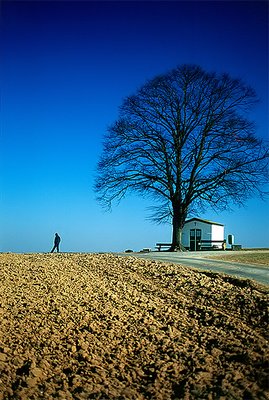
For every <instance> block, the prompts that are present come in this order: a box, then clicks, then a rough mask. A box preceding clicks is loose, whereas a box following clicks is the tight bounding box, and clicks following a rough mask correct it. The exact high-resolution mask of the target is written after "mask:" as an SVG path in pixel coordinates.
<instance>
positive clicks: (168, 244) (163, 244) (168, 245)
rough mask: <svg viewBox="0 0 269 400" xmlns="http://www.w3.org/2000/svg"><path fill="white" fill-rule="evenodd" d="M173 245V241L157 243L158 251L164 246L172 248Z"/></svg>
mask: <svg viewBox="0 0 269 400" xmlns="http://www.w3.org/2000/svg"><path fill="white" fill-rule="evenodd" d="M171 246H172V243H156V248H157V249H158V251H161V248H162V247H166V248H167V249H170V247H171Z"/></svg>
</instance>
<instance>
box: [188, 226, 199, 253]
mask: <svg viewBox="0 0 269 400" xmlns="http://www.w3.org/2000/svg"><path fill="white" fill-rule="evenodd" d="M201 238H202V230H201V229H191V230H190V250H191V251H197V250H200V248H201Z"/></svg>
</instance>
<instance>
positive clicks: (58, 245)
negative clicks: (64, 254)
mask: <svg viewBox="0 0 269 400" xmlns="http://www.w3.org/2000/svg"><path fill="white" fill-rule="evenodd" d="M56 247H57V253H59V245H58V244H57V246H56Z"/></svg>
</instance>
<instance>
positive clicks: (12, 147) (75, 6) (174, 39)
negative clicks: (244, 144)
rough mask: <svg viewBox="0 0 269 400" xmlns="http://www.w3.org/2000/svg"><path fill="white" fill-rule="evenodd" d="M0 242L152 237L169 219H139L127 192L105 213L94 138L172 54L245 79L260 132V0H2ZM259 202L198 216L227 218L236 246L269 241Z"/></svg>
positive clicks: (266, 205) (137, 244) (75, 247)
mask: <svg viewBox="0 0 269 400" xmlns="http://www.w3.org/2000/svg"><path fill="white" fill-rule="evenodd" d="M0 7H1V13H0V23H1V59H2V61H1V77H2V93H1V107H2V110H1V144H0V145H1V154H0V155H1V161H0V163H1V164H0V173H1V174H0V179H1V180H0V183H1V199H0V207H1V209H0V251H5V252H6V251H12V252H46V251H49V250H50V249H51V247H52V244H53V238H54V234H55V232H58V233H59V234H60V236H61V237H62V245H61V250H62V251H75V252H76V251H78V252H80V251H81V252H96V251H122V250H125V249H133V250H140V249H142V248H144V247H151V248H153V247H154V245H155V243H156V242H158V241H165V242H168V241H170V238H171V226H169V225H154V224H152V223H151V222H150V221H148V220H147V216H148V212H147V207H148V206H150V205H151V203H150V202H149V201H147V200H145V199H143V198H140V197H135V196H129V197H127V198H126V199H125V200H124V201H122V202H121V203H120V205H119V206H117V207H114V208H113V210H112V212H111V213H105V212H104V211H103V210H102V209H101V208H100V206H99V204H98V203H97V202H96V200H95V193H94V192H93V183H94V177H95V173H96V164H97V162H98V158H99V156H100V153H101V150H102V139H103V135H104V133H105V131H106V128H107V126H109V125H110V124H111V123H112V122H113V121H114V120H115V119H117V116H118V107H119V106H120V104H121V102H122V99H123V98H124V97H126V96H127V95H130V94H133V93H134V92H135V91H136V89H137V88H139V87H140V86H141V85H143V84H144V83H145V81H146V80H147V79H150V78H153V77H154V76H155V75H157V74H160V73H165V72H167V71H168V70H170V69H171V68H174V67H175V66H177V65H180V64H185V63H193V64H198V65H200V66H202V67H203V68H204V69H206V70H208V71H217V72H228V73H230V74H231V76H232V77H240V78H243V79H244V80H245V81H246V82H247V83H249V84H250V85H251V86H252V87H253V88H254V89H255V90H256V91H257V94H258V96H259V98H260V100H261V101H260V104H259V105H258V106H257V107H256V108H255V110H254V111H253V113H252V115H251V117H252V119H254V120H255V121H256V123H257V135H258V136H259V137H263V138H267V139H268V30H267V29H268V28H267V27H268V4H267V2H265V1H246V2H244V1H227V2H226V1H224V2H222V1H208V2H204V1H197V2H195V1H188V2H183V1H172V2H168V1H164V2H162V1H156V2H155V1H149V2H143V1H136V2H132V1H120V2H114V1H108V2H103V1H98V2H97V1H96V2H95V1H83V2H78V1H75V2H72V1H58V2H53V1H46V2H42V1H37V2H34V1H30V2H24V1H18V2H15V1H2V2H1V6H0ZM268 214H269V202H268V201H267V202H263V201H261V200H259V199H253V200H251V201H248V202H246V207H245V208H234V211H233V212H232V213H230V212H221V213H219V214H215V213H213V212H212V211H211V210H210V209H208V210H207V212H206V213H204V214H201V215H197V217H201V218H206V219H210V220H213V221H216V222H220V223H223V224H224V225H225V233H226V235H227V234H230V233H232V234H234V235H235V242H236V243H239V244H242V245H243V246H244V247H269V239H268V238H269V229H268V219H266V218H267V217H268Z"/></svg>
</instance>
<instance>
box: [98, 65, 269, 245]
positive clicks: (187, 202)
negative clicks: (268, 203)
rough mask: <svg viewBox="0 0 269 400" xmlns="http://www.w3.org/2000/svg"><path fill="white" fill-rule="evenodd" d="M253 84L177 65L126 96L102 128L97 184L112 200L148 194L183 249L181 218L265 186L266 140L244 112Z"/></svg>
mask: <svg viewBox="0 0 269 400" xmlns="http://www.w3.org/2000/svg"><path fill="white" fill-rule="evenodd" d="M256 102H257V96H256V93H255V91H254V90H253V89H252V88H250V87H249V86H247V85H245V84H244V82H242V80H240V79H233V78H232V77H230V76H229V75H228V74H220V75H219V74H217V73H207V72H206V71H204V70H202V69H201V68H200V67H199V66H193V65H183V66H179V67H177V68H175V69H173V70H172V71H170V72H168V73H167V74H164V75H160V76H157V77H155V78H154V79H152V80H150V81H148V82H146V83H145V85H143V86H142V87H141V88H140V89H139V90H138V91H137V93H136V94H135V95H133V96H130V97H127V98H126V99H125V100H124V101H123V104H122V105H121V107H120V110H119V118H118V120H117V121H116V122H115V123H114V124H113V125H112V126H111V127H110V128H109V129H108V131H107V133H106V135H105V140H104V145H103V153H102V155H101V157H100V161H99V163H98V175H97V178H96V182H95V190H96V191H97V193H98V200H99V201H101V203H102V204H103V205H105V206H108V207H110V206H111V203H112V202H114V201H120V200H121V199H122V198H123V197H124V196H125V195H126V193H127V192H131V191H133V192H136V193H138V194H140V195H142V196H152V197H153V200H154V206H153V210H152V211H153V212H152V215H151V218H152V219H153V220H154V221H155V222H162V221H167V220H169V221H171V222H172V247H171V249H170V250H175V249H182V245H181V236H182V228H183V226H184V223H185V220H186V218H187V217H188V216H189V215H190V214H193V213H194V212H196V213H197V212H199V211H203V210H204V209H205V207H208V206H210V207H213V208H214V209H218V210H225V209H227V208H231V205H232V204H233V203H235V204H237V205H238V204H243V203H244V202H245V200H246V199H247V198H249V197H252V196H255V195H260V196H263V195H264V194H266V193H265V190H264V185H265V184H266V183H268V147H267V146H266V144H265V142H263V141H262V140H261V139H259V138H257V137H256V136H255V125H254V123H253V122H252V121H251V120H250V119H249V118H248V113H249V111H250V109H251V108H252V107H253V105H254V104H255V103H256Z"/></svg>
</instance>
